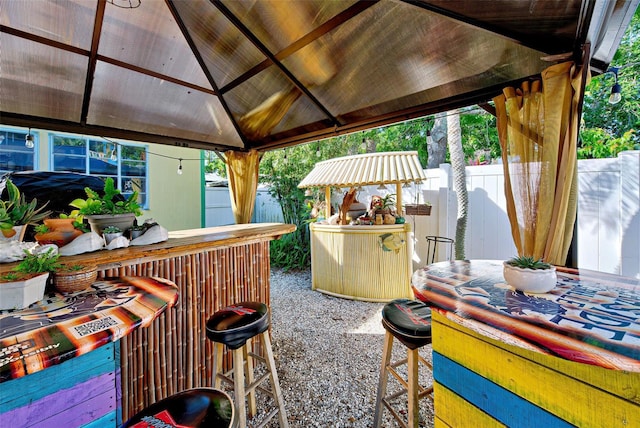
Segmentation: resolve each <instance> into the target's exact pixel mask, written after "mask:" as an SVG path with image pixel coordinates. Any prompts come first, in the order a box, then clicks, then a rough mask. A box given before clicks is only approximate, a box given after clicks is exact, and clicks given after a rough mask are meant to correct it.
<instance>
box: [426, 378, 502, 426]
mask: <svg viewBox="0 0 640 428" xmlns="http://www.w3.org/2000/svg"><path fill="white" fill-rule="evenodd" d="M433 390H434V392H433V394H434V397H435V414H436V416H437V419H440V422H441V423H442V425H440V426H445V427H449V426H451V427H456V428H463V427H474V428H480V427H482V428H492V427H496V428H501V427H505V426H506V425H504V424H502V423H500V422H498V421H497V420H495V419H494V418H492V417H491V416H489V415H487V414H486V413H484V412H483V411H482V410H480V409H478V408H477V407H476V406H474V405H473V404H471V403H469V402H468V401H467V400H465V399H464V398H462V397H460V396H459V395H457V394H456V393H455V392H453V391H451V390H450V389H448V388H446V387H444V386H442V385H440V384H439V383H438V382H435V383H434V389H433ZM445 421H446V422H445ZM434 422H435V421H434ZM434 425H435V426H436V427H437V426H439V425H438V423H435V424H434Z"/></svg>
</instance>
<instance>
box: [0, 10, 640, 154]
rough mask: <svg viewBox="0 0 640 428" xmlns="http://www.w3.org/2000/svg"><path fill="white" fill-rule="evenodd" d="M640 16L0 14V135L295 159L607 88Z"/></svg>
mask: <svg viewBox="0 0 640 428" xmlns="http://www.w3.org/2000/svg"><path fill="white" fill-rule="evenodd" d="M639 1H640V0H601V1H589V0H407V1H399V0H382V1H366V2H365V1H345V0H305V1H282V0H273V1H271V0H270V1H267V0H253V1H238V0H233V1H213V0H164V1H163V0H140V1H139V0H108V1H106V0H65V1H61V0H39V1H37V2H33V1H26V0H0V46H2V48H1V49H2V50H1V52H0V123H3V124H8V125H18V126H29V127H37V128H43V129H51V130H59V131H69V132H77V133H83V134H89V135H96V136H104V137H115V138H125V139H131V140H138V141H148V142H155V143H161V144H170V145H179V146H190V147H197V148H204V149H209V150H227V149H234V150H248V149H252V148H256V149H258V150H268V149H273V148H277V147H285V146H289V145H294V144H299V143H302V142H306V141H312V140H318V139H321V138H326V137H331V136H335V135H339V134H343V133H348V132H353V131H357V130H361V129H366V128H371V127H375V126H381V125H384V124H390V123H394V122H399V121H404V120H407V119H410V118H415V117H420V116H424V115H428V114H433V113H436V112H439V111H445V110H449V109H451V108H455V107H461V106H465V105H471V104H476V103H483V102H486V101H488V100H490V99H491V98H492V97H493V96H495V95H496V94H497V93H499V91H500V90H501V88H503V87H504V86H506V85H509V84H515V83H518V82H520V81H521V80H523V79H528V78H530V77H532V76H536V75H538V74H539V73H540V72H541V71H542V70H543V69H545V68H546V67H548V66H550V65H552V64H554V63H557V62H560V61H565V60H567V59H573V60H575V61H577V62H581V61H583V60H585V61H589V63H590V64H591V66H592V71H593V72H595V73H602V72H603V71H605V70H606V68H607V66H608V64H609V63H610V61H611V59H612V57H613V54H614V53H615V50H616V49H617V47H618V45H619V42H620V39H621V37H622V35H623V33H624V31H625V29H626V27H627V25H628V23H629V21H630V19H631V16H632V15H633V13H634V11H635V9H636V8H637V6H638V2H639ZM129 4H132V5H133V6H136V5H138V4H139V6H137V7H134V8H128V7H119V6H129ZM585 52H586V53H587V55H588V58H584V57H583V55H584V53H585Z"/></svg>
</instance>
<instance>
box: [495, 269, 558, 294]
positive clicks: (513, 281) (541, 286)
mask: <svg viewBox="0 0 640 428" xmlns="http://www.w3.org/2000/svg"><path fill="white" fill-rule="evenodd" d="M503 264H504V269H503V275H504V279H505V281H506V282H507V284H509V285H510V286H512V287H513V288H515V289H516V290H520V291H526V292H528V293H546V292H548V291H550V290H552V289H553V288H554V287H555V286H556V283H557V282H558V276H557V274H556V268H555V266H551V269H523V268H519V267H515V266H511V265H509V264H507V262H504V263H503Z"/></svg>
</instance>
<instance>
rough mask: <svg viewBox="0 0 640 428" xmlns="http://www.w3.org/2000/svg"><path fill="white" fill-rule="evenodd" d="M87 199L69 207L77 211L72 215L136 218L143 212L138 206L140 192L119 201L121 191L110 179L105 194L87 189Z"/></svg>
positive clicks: (77, 200) (105, 185)
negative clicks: (126, 215)
mask: <svg viewBox="0 0 640 428" xmlns="http://www.w3.org/2000/svg"><path fill="white" fill-rule="evenodd" d="M84 191H85V193H86V194H87V199H80V198H78V199H74V200H73V201H72V202H71V203H70V204H69V205H71V206H72V207H74V208H77V210H74V211H72V212H71V215H74V216H77V215H79V214H82V215H99V214H126V213H133V214H135V215H136V216H139V215H142V210H141V209H140V205H139V204H138V192H137V191H134V192H133V193H131V194H130V195H129V197H128V198H126V199H124V200H118V198H119V195H121V193H120V189H116V187H115V185H114V184H113V178H111V177H108V178H107V179H106V180H105V182H104V189H103V194H102V195H100V194H99V193H98V192H96V191H95V190H93V189H91V188H89V187H85V188H84Z"/></svg>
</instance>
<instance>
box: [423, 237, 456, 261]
mask: <svg viewBox="0 0 640 428" xmlns="http://www.w3.org/2000/svg"><path fill="white" fill-rule="evenodd" d="M438 244H445V246H446V245H448V246H449V259H448V260H453V245H454V244H455V241H454V240H453V239H451V238H446V237H444V236H433V235H428V236H427V263H433V261H434V260H435V258H436V250H437V247H438ZM431 245H433V251H432V250H431ZM429 255H431V262H429Z"/></svg>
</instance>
